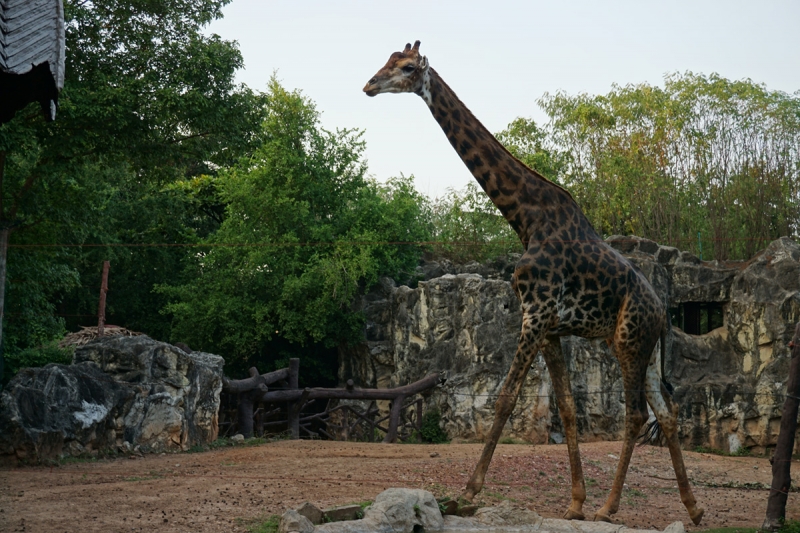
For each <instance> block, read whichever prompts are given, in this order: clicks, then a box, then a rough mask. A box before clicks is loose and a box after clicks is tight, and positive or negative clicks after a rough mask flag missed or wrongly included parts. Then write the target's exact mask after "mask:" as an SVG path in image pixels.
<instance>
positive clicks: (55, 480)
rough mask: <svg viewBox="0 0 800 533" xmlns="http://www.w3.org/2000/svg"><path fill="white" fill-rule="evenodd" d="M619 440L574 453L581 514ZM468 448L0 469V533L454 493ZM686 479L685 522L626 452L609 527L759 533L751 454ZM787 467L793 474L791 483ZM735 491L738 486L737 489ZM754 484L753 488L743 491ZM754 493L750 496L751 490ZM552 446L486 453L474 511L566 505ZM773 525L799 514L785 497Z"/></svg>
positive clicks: (231, 527)
mask: <svg viewBox="0 0 800 533" xmlns="http://www.w3.org/2000/svg"><path fill="white" fill-rule="evenodd" d="M619 449H620V443H616V442H610V443H595V444H583V445H581V452H582V457H583V463H584V473H585V476H586V480H587V491H588V493H589V496H588V498H587V501H586V505H585V508H584V509H585V511H586V514H587V517H591V516H592V515H593V513H594V511H596V510H597V509H598V508H599V507H600V506H601V505H602V502H603V500H604V498H605V496H606V494H607V491H608V488H609V487H610V485H611V480H612V477H613V473H614V468H615V467H616V456H617V454H618V453H619ZM480 451H481V445H480V444H444V445H409V444H397V445H386V444H365V443H346V442H331V441H278V442H272V443H267V444H261V445H258V446H249V447H245V446H238V447H235V448H225V449H219V450H215V451H209V452H202V453H181V454H167V455H150V456H145V457H143V458H118V459H114V460H102V461H97V462H83V463H81V462H76V463H70V464H65V465H62V466H56V467H52V468H50V467H20V468H14V469H5V470H0V531H28V532H33V533H40V532H42V533H50V532H53V533H55V532H87V533H88V532H95V531H96V532H123V531H148V532H153V531H158V532H162V531H163V532H178V531H180V532H184V531H186V532H189V531H191V532H209V533H210V532H223V531H225V532H235V531H239V532H244V531H247V530H248V527H250V526H251V525H252V524H253V523H254V521H255V520H258V519H264V518H265V517H268V516H269V515H272V514H281V513H283V512H284V511H285V510H287V509H289V508H295V507H298V506H299V505H300V504H301V503H303V502H304V501H311V502H313V503H314V504H316V505H318V506H320V507H322V508H324V507H329V506H334V505H341V504H348V503H356V502H361V501H365V500H371V499H373V498H374V497H375V496H376V495H377V494H378V493H379V492H381V491H382V490H384V489H386V488H388V487H411V488H424V489H427V490H429V491H431V492H433V494H434V495H435V496H436V497H442V496H446V495H449V496H457V495H458V494H459V493H460V491H461V490H462V489H463V487H464V483H465V481H466V479H467V478H468V476H469V474H471V472H472V468H473V467H474V465H475V462H476V461H477V458H478V456H479V454H480ZM684 457H685V460H686V463H687V468H688V470H689V477H690V478H691V479H692V481H693V483H694V492H695V496H696V497H697V499H698V501H699V502H700V503H701V504H702V505H703V506H705V508H706V515H705V518H704V520H703V523H702V524H701V528H695V527H688V526H690V524H691V523H690V521H689V518H688V515H687V514H686V512H685V510H684V508H683V506H682V504H681V502H680V498H679V496H678V493H677V489H676V484H675V481H674V476H673V474H672V471H671V463H670V460H669V453H668V452H667V450H666V449H665V448H657V447H652V446H645V447H637V448H636V451H635V452H634V456H633V461H632V463H631V468H630V470H629V472H628V477H627V488H626V490H625V491H624V492H623V498H622V502H621V505H620V511H619V513H617V514H616V515H615V516H614V518H615V521H616V522H618V523H621V524H625V525H627V526H629V527H636V528H658V529H663V528H664V527H666V526H667V525H669V524H670V523H672V522H674V521H676V520H680V521H683V522H684V524H686V525H687V529H689V530H690V531H691V530H697V529H705V528H711V527H721V526H749V527H759V526H760V525H761V523H762V521H763V519H764V513H765V510H766V501H767V495H768V494H769V490H768V489H764V488H763V486H762V485H764V484H766V485H767V486H768V485H769V483H770V481H771V476H772V474H771V467H770V465H769V461H768V460H767V458H764V457H722V456H718V455H711V454H704V453H692V452H686V453H685V455H684ZM797 472H798V465H793V474H794V475H795V476H796V477H798V474H797ZM746 484H747V486H745V485H746ZM754 484H755V485H754ZM755 487H757V488H755ZM569 492H570V490H569V465H568V460H567V451H566V447H565V446H563V445H552V446H530V445H516V444H508V445H499V446H498V448H497V452H496V453H495V456H494V460H493V462H492V466H491V468H490V470H489V473H488V476H487V484H486V486H485V488H484V490H483V492H482V493H481V494H480V495H479V496H478V498H477V501H478V503H482V504H489V505H490V504H496V503H499V502H500V501H502V500H503V499H510V500H513V501H514V502H516V503H517V504H518V505H521V506H524V507H527V508H529V509H533V510H535V511H536V512H538V513H539V514H541V515H543V516H545V517H553V518H560V517H561V514H562V513H563V512H564V510H565V509H566V507H567V504H568V502H569ZM787 518H793V519H798V518H800V503H799V502H798V496H797V493H791V494H790V495H789V502H788V506H787Z"/></svg>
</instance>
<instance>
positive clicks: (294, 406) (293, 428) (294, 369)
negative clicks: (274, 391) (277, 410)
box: [288, 358, 308, 439]
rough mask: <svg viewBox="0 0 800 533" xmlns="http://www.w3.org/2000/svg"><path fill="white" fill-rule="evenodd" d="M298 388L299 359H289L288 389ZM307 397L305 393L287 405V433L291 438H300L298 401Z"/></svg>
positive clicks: (299, 406)
mask: <svg viewBox="0 0 800 533" xmlns="http://www.w3.org/2000/svg"><path fill="white" fill-rule="evenodd" d="M299 388H300V359H294V358H293V359H289V389H293V390H297V389H299ZM306 398H308V394H305V398H302V393H301V398H298V399H296V400H295V402H294V403H290V404H289V406H288V411H289V433H290V435H291V438H292V439H299V438H300V409H301V408H302V405H298V404H300V402H303V401H305V399H306Z"/></svg>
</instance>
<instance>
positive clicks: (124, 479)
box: [122, 476, 164, 481]
mask: <svg viewBox="0 0 800 533" xmlns="http://www.w3.org/2000/svg"><path fill="white" fill-rule="evenodd" d="M162 477H164V476H132V477H126V478H123V479H122V481H150V480H152V479H161V478H162Z"/></svg>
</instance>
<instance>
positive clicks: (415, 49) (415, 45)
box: [411, 41, 419, 52]
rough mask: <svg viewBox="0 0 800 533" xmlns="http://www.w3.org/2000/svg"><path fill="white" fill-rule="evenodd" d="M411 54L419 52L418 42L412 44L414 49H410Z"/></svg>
mask: <svg viewBox="0 0 800 533" xmlns="http://www.w3.org/2000/svg"><path fill="white" fill-rule="evenodd" d="M411 50H412V51H413V52H419V41H415V42H414V48H412V49H411Z"/></svg>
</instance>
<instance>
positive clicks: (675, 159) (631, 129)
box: [540, 73, 800, 260]
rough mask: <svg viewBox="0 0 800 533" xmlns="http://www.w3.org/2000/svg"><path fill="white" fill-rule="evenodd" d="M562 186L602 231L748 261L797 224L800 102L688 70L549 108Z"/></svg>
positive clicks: (550, 102)
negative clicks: (660, 82)
mask: <svg viewBox="0 0 800 533" xmlns="http://www.w3.org/2000/svg"><path fill="white" fill-rule="evenodd" d="M540 104H541V105H542V106H543V107H544V109H545V111H546V112H547V113H548V114H549V116H550V123H549V125H548V134H549V137H550V141H551V142H552V143H553V144H554V145H555V146H557V147H558V148H559V150H561V151H562V152H564V153H565V158H564V161H566V165H565V167H564V168H562V169H561V172H562V175H561V177H560V178H559V179H560V181H561V183H562V184H564V185H565V186H566V187H568V188H569V189H570V191H571V192H572V194H573V195H574V196H575V199H576V200H577V201H578V203H579V205H580V206H581V207H582V209H583V210H584V212H585V213H586V214H587V216H588V217H589V219H590V220H591V221H592V223H593V225H594V226H595V227H596V228H597V229H598V231H599V232H600V233H601V234H605V235H610V234H614V233H618V234H631V233H635V234H637V235H642V236H645V237H649V238H651V239H653V240H656V241H659V242H662V243H665V244H672V245H675V246H679V247H681V248H683V249H694V251H695V252H699V250H697V248H696V243H697V238H696V235H697V233H698V232H699V233H700V234H701V236H703V239H704V242H705V246H704V253H705V258H709V257H716V258H717V259H721V260H724V259H743V258H748V257H751V256H752V255H753V254H754V253H755V252H756V251H757V250H758V249H760V248H762V247H763V246H764V245H765V244H766V243H767V242H769V241H770V240H773V239H775V238H777V237H779V236H782V235H796V234H797V233H798V228H799V227H800V165H799V164H798V161H800V93H798V94H795V95H788V94H785V93H782V92H776V91H768V90H767V89H766V88H765V87H764V86H763V85H758V84H756V83H753V82H752V81H750V80H744V81H730V80H726V79H724V78H722V77H720V76H718V75H710V76H702V75H696V74H691V73H687V74H684V75H671V76H667V78H666V80H665V84H664V87H663V88H660V87H654V86H650V85H648V84H640V85H629V86H625V87H620V86H615V87H614V88H613V89H612V91H611V92H610V93H609V94H607V95H601V96H590V95H586V94H579V95H576V96H570V95H567V94H564V93H557V94H555V95H545V96H544V98H542V100H541V101H540Z"/></svg>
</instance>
